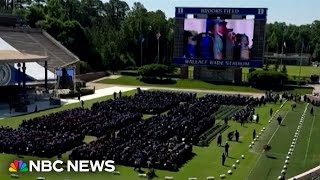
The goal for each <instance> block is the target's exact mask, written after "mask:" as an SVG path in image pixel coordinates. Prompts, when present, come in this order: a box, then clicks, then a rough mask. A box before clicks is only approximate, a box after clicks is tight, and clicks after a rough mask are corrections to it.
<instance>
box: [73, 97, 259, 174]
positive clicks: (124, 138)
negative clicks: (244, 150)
mask: <svg viewBox="0 0 320 180" xmlns="http://www.w3.org/2000/svg"><path fill="white" fill-rule="evenodd" d="M260 101H261V100H260V99H259V98H252V97H249V96H223V95H215V94H212V95H207V96H204V97H201V98H194V99H193V100H192V101H187V102H185V103H180V104H179V105H178V106H177V107H175V108H173V109H171V110H169V111H168V112H167V113H166V114H162V115H155V116H153V117H151V118H149V119H147V120H144V121H139V122H138V123H134V124H131V125H129V126H127V127H124V128H122V129H120V130H119V132H118V133H117V135H116V136H114V138H111V139H110V138H107V137H103V138H101V139H99V140H97V141H95V142H92V143H90V144H85V145H83V146H80V147H78V148H76V149H75V150H74V151H73V152H72V154H71V155H70V158H71V159H114V160H115V161H116V162H117V163H119V164H123V165H128V166H134V167H135V168H139V167H148V166H149V164H150V163H151V164H152V165H153V167H154V168H157V169H165V170H172V171H175V170H177V169H178V168H179V167H181V165H183V164H184V163H185V162H186V161H188V160H189V159H190V158H191V157H192V155H193V154H192V145H193V144H197V143H198V142H199V137H200V136H201V135H202V134H203V133H204V132H206V131H207V130H208V129H209V128H211V127H213V126H214V124H215V117H213V116H212V114H214V113H215V112H217V111H218V109H219V107H220V105H239V106H246V107H249V105H250V107H251V106H252V107H253V106H255V105H257V104H259V103H260ZM240 113H241V112H240ZM246 117H247V116H246Z"/></svg>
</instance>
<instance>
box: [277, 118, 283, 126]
mask: <svg viewBox="0 0 320 180" xmlns="http://www.w3.org/2000/svg"><path fill="white" fill-rule="evenodd" d="M277 121H278V123H279V125H281V121H282V117H281V116H278V118H277Z"/></svg>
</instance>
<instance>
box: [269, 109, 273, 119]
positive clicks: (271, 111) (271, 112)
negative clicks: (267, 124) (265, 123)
mask: <svg viewBox="0 0 320 180" xmlns="http://www.w3.org/2000/svg"><path fill="white" fill-rule="evenodd" d="M272 114H273V109H272V108H270V117H272Z"/></svg>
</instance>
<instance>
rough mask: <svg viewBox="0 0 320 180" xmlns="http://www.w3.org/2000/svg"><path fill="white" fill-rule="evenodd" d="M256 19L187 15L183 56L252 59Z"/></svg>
mask: <svg viewBox="0 0 320 180" xmlns="http://www.w3.org/2000/svg"><path fill="white" fill-rule="evenodd" d="M253 34H254V20H246V19H185V21H184V33H183V39H184V42H183V45H184V53H183V57H184V58H202V59H203V58H205V59H207V58H209V59H215V60H235V61H238V60H250V59H251V49H252V45H253Z"/></svg>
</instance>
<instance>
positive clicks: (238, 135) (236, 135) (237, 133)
mask: <svg viewBox="0 0 320 180" xmlns="http://www.w3.org/2000/svg"><path fill="white" fill-rule="evenodd" d="M235 137H236V141H237V142H239V137H240V134H239V132H238V131H237V130H236V133H235Z"/></svg>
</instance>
